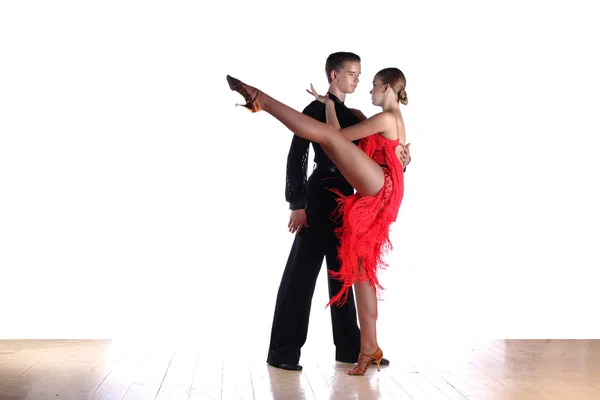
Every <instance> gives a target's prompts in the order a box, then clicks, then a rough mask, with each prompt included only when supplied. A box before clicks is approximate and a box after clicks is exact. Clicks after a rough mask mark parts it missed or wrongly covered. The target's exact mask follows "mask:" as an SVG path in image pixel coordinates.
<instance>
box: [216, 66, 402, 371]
mask: <svg viewBox="0 0 600 400" xmlns="http://www.w3.org/2000/svg"><path fill="white" fill-rule="evenodd" d="M227 81H228V82H229V87H230V88H231V89H232V90H235V91H237V92H238V93H240V94H241V95H242V96H244V99H245V100H246V104H244V106H245V107H246V108H248V109H249V110H250V111H252V112H258V111H260V110H264V111H266V112H267V113H269V114H271V115H273V116H274V117H275V118H277V119H278V120H279V121H281V122H282V123H283V124H284V125H285V126H287V127H288V128H289V129H290V130H291V131H292V132H294V134H296V135H298V136H300V137H302V138H304V139H307V140H309V141H312V142H316V143H319V144H320V145H321V147H322V148H323V150H324V151H325V152H326V153H327V155H328V156H329V158H331V160H332V161H333V162H334V163H335V165H336V166H337V167H338V169H339V170H340V172H341V173H342V174H343V175H344V177H345V178H346V180H347V181H348V182H349V183H350V184H351V185H352V186H353V187H354V189H355V190H356V193H355V194H354V195H352V196H347V197H343V196H340V198H339V200H338V202H339V207H338V209H337V211H336V214H337V215H338V216H341V217H342V218H343V224H342V227H341V228H339V229H338V230H337V232H336V233H337V234H338V235H339V237H340V242H341V245H340V249H339V257H340V261H341V269H340V271H339V272H338V273H334V272H333V271H329V273H330V274H331V275H332V276H334V277H336V278H337V279H339V280H340V281H341V282H342V284H343V288H342V290H341V291H340V292H339V293H338V294H337V295H336V296H334V297H333V298H332V299H331V300H330V302H329V305H331V304H334V305H336V304H343V302H345V301H346V297H347V293H348V288H349V287H350V286H351V285H354V290H355V293H356V305H357V310H358V319H359V322H360V328H361V349H360V355H359V358H358V363H357V365H356V366H355V367H354V368H353V369H351V370H350V371H348V374H350V375H364V374H365V372H366V370H367V368H368V366H369V365H370V364H371V363H372V362H373V361H374V362H375V363H376V364H377V368H378V370H379V363H380V361H381V359H382V358H383V352H382V351H381V349H380V348H379V345H378V343H377V334H376V321H377V291H378V290H381V289H382V287H381V285H380V284H379V281H378V279H377V271H378V269H379V268H382V267H385V266H386V264H385V263H384V261H383V255H384V254H385V253H386V252H387V251H389V250H390V249H391V243H390V241H389V227H390V224H391V223H392V222H394V221H395V220H396V216H397V215H398V209H399V207H400V203H401V202H402V197H403V194H404V173H403V166H402V163H401V162H400V157H399V155H400V151H401V149H402V147H403V146H404V145H405V143H406V133H405V130H404V121H403V119H402V114H401V112H400V105H399V103H402V104H408V98H407V96H406V90H405V87H406V78H405V77H404V74H403V73H402V71H400V70H399V69H397V68H386V69H383V70H381V71H379V72H378V73H377V74H376V75H375V78H374V79H373V89H372V90H371V92H370V93H371V98H372V102H373V104H374V105H376V106H379V107H381V109H382V111H381V112H380V113H378V114H376V115H374V116H372V117H371V118H368V119H367V118H365V117H364V116H362V118H361V119H363V121H362V122H360V123H359V124H357V125H353V126H351V127H348V128H345V129H340V125H339V123H338V120H337V117H336V113H335V107H334V103H333V101H332V100H331V99H329V98H327V97H325V96H320V95H319V94H317V93H316V92H315V90H314V88H312V85H311V91H310V92H309V93H311V94H312V95H314V96H315V98H317V100H319V101H321V102H323V103H325V106H326V115H327V124H323V123H321V122H319V121H317V120H315V119H313V118H311V117H309V116H306V115H304V114H302V113H300V112H298V111H296V110H294V109H292V108H290V107H288V106H286V105H285V104H283V103H281V102H279V101H277V100H275V99H274V98H272V97H270V96H268V95H266V94H265V93H263V92H261V91H259V90H258V89H256V88H254V87H252V86H249V85H246V84H245V83H243V82H241V81H239V80H237V79H235V78H232V77H231V76H229V75H228V76H227ZM358 139H360V142H359V146H358V147H357V146H355V145H354V144H353V143H352V141H353V140H358Z"/></svg>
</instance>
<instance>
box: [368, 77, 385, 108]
mask: <svg viewBox="0 0 600 400" xmlns="http://www.w3.org/2000/svg"><path fill="white" fill-rule="evenodd" d="M386 88H387V85H384V84H383V83H382V82H381V79H379V78H378V77H377V76H376V77H375V78H373V89H371V91H370V92H369V93H371V102H372V103H373V105H374V106H379V105H381V104H383V96H384V93H385V89H386Z"/></svg>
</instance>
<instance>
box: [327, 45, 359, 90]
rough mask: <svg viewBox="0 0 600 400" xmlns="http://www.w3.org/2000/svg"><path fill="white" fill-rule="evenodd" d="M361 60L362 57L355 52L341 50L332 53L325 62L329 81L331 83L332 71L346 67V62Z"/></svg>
mask: <svg viewBox="0 0 600 400" xmlns="http://www.w3.org/2000/svg"><path fill="white" fill-rule="evenodd" d="M348 61H349V62H360V57H359V56H358V55H356V54H354V53H349V52H347V51H339V52H337V53H332V54H330V55H329V57H327V61H326V62H325V73H326V74H327V82H329V83H331V71H337V72H340V70H341V69H342V68H343V67H344V63H345V62H348Z"/></svg>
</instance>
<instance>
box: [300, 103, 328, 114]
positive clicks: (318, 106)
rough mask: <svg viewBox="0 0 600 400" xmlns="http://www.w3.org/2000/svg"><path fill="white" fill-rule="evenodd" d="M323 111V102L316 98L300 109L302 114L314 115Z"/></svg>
mask: <svg viewBox="0 0 600 400" xmlns="http://www.w3.org/2000/svg"><path fill="white" fill-rule="evenodd" d="M324 111H325V104H323V103H321V102H320V101H318V100H313V101H311V102H310V103H309V104H308V105H307V106H306V107H304V110H303V111H302V113H303V114H307V115H315V114H317V115H318V114H321V113H323V112H324Z"/></svg>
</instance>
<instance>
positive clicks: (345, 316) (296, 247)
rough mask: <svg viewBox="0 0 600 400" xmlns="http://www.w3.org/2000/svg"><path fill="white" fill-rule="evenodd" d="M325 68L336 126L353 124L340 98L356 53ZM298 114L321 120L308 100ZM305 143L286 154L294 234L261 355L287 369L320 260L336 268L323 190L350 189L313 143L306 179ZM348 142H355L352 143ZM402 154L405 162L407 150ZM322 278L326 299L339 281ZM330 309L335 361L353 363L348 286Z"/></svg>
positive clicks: (354, 332)
mask: <svg viewBox="0 0 600 400" xmlns="http://www.w3.org/2000/svg"><path fill="white" fill-rule="evenodd" d="M325 72H326V74H327V80H328V82H329V89H328V93H329V97H330V98H331V99H333V101H334V102H335V109H336V114H337V117H338V120H339V123H340V126H341V127H342V128H346V127H348V126H352V125H355V124H357V123H359V122H360V120H361V119H364V116H362V113H360V112H358V111H357V110H351V109H349V108H348V107H346V105H345V104H344V101H345V99H346V94H350V93H353V92H354V90H355V89H356V86H357V85H358V81H359V75H360V57H359V56H358V55H356V54H354V53H347V52H338V53H333V54H331V55H330V56H329V57H328V58H327V61H326V63H325ZM303 113H304V114H306V115H309V116H311V117H313V118H315V119H317V120H319V121H321V122H326V118H325V106H324V104H322V103H320V102H319V101H316V100H315V101H313V102H312V103H310V104H309V105H308V106H307V107H306V108H305V109H304V111H303ZM359 116H360V117H359ZM309 143H310V142H308V141H307V140H305V139H302V138H300V137H299V136H296V135H294V137H293V139H292V144H291V147H290V151H289V154H288V160H287V171H286V175H287V176H286V178H287V179H286V192H285V196H286V200H287V201H288V202H289V204H290V209H291V210H292V211H291V215H290V221H289V224H288V228H289V230H290V232H292V233H295V234H296V237H295V239H294V244H293V245H292V249H291V252H290V255H289V257H288V261H287V264H286V267H285V270H284V273H283V277H282V279H281V284H280V286H279V291H278V293H277V301H276V304H275V313H274V317H273V326H272V329H271V341H270V345H269V353H268V356H267V363H268V364H269V365H271V366H274V367H277V368H281V369H286V370H292V371H300V370H302V366H301V365H300V364H299V361H300V349H301V348H302V346H303V345H304V343H305V342H306V335H307V332H308V322H309V316H310V308H311V303H312V296H313V293H314V290H315V284H316V280H317V276H318V275H319V271H320V269H321V265H322V264H323V259H324V258H325V259H326V261H327V268H328V269H331V270H334V271H339V269H340V264H339V261H338V258H337V249H338V246H339V240H338V239H337V237H336V236H335V233H334V229H335V228H336V227H337V226H339V225H338V224H339V223H340V221H333V220H332V219H331V218H330V214H331V213H332V212H333V211H334V209H335V208H336V206H337V202H336V195H335V194H334V193H332V192H331V191H330V190H329V189H337V190H339V191H340V192H341V193H342V194H344V195H351V194H352V193H353V192H354V189H353V188H352V186H350V184H349V183H348V182H347V181H346V180H345V179H344V177H343V176H342V174H341V173H340V172H339V171H338V169H337V168H336V167H335V165H334V164H333V162H332V161H331V160H330V159H329V157H327V155H326V154H325V152H324V151H323V149H322V148H321V146H320V145H319V144H317V143H312V145H313V149H314V152H315V164H316V165H315V168H314V171H313V173H312V174H311V176H310V178H309V179H308V181H307V165H308V147H309ZM354 143H355V144H358V141H355V142H354ZM403 157H404V159H403V160H402V161H403V164H404V165H406V162H404V161H405V160H408V159H409V153H408V148H407V149H406V151H405V152H404V153H403ZM327 278H328V286H329V297H330V298H331V297H333V296H334V295H335V294H336V293H338V291H339V290H340V289H341V283H340V282H339V281H337V280H335V279H332V278H330V277H329V274H327ZM330 310H331V323H332V327H333V342H334V344H335V348H336V351H335V359H336V361H340V362H345V363H355V362H356V361H357V360H358V354H359V351H360V330H359V328H358V324H357V319H356V306H355V303H354V292H353V290H352V288H351V289H350V291H349V293H348V300H347V302H346V303H345V304H344V305H343V306H342V307H335V306H332V307H330ZM381 364H383V365H387V364H389V361H388V360H386V359H385V358H384V359H383V360H382V362H381Z"/></svg>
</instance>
